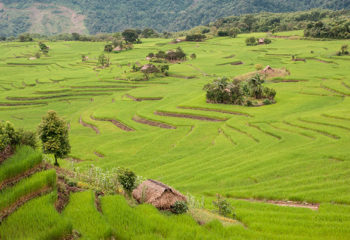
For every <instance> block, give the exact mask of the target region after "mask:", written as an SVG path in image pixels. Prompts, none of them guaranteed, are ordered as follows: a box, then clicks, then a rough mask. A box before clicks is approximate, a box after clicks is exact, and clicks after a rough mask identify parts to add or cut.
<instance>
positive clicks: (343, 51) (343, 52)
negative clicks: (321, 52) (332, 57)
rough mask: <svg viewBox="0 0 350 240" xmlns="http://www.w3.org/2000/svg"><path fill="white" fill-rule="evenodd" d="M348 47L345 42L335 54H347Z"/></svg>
mask: <svg viewBox="0 0 350 240" xmlns="http://www.w3.org/2000/svg"><path fill="white" fill-rule="evenodd" d="M348 47H349V46H348V45H347V44H344V45H342V46H341V48H340V51H338V52H337V56H344V55H349V51H348Z"/></svg>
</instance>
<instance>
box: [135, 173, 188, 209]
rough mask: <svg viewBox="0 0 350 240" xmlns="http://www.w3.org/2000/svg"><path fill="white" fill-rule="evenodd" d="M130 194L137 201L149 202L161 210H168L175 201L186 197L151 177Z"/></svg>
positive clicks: (184, 199) (183, 199)
mask: <svg viewBox="0 0 350 240" xmlns="http://www.w3.org/2000/svg"><path fill="white" fill-rule="evenodd" d="M132 195H133V197H134V198H135V199H136V200H137V201H138V202H139V203H149V204H152V205H153V206H155V207H156V208H158V209H161V210H170V209H171V206H173V205H174V203H175V202H177V201H184V202H186V201H187V199H186V197H185V196H184V195H182V194H181V193H179V192H178V191H176V190H175V189H173V188H171V187H169V186H167V185H165V184H163V183H161V182H158V181H155V180H152V179H148V180H147V181H144V182H143V183H141V184H140V185H139V186H138V187H137V188H136V189H135V190H134V191H133V192H132Z"/></svg>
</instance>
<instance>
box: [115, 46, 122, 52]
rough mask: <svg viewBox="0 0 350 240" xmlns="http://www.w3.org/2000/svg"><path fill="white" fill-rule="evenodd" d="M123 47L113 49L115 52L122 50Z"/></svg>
mask: <svg viewBox="0 0 350 240" xmlns="http://www.w3.org/2000/svg"><path fill="white" fill-rule="evenodd" d="M121 51H123V49H122V48H121V47H120V46H117V47H115V48H114V49H113V52H121Z"/></svg>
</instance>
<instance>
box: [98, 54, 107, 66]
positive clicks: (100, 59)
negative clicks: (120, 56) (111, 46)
mask: <svg viewBox="0 0 350 240" xmlns="http://www.w3.org/2000/svg"><path fill="white" fill-rule="evenodd" d="M98 64H99V65H100V66H102V67H108V66H109V65H110V60H109V57H106V56H105V55H104V54H101V55H100V56H99V57H98Z"/></svg>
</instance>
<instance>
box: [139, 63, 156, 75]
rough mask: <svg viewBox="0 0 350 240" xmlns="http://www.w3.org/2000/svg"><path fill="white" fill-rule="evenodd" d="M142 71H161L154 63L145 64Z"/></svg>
mask: <svg viewBox="0 0 350 240" xmlns="http://www.w3.org/2000/svg"><path fill="white" fill-rule="evenodd" d="M141 72H143V73H157V72H159V69H158V68H157V67H156V66H154V65H153V64H146V65H143V67H142V68H141Z"/></svg>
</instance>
